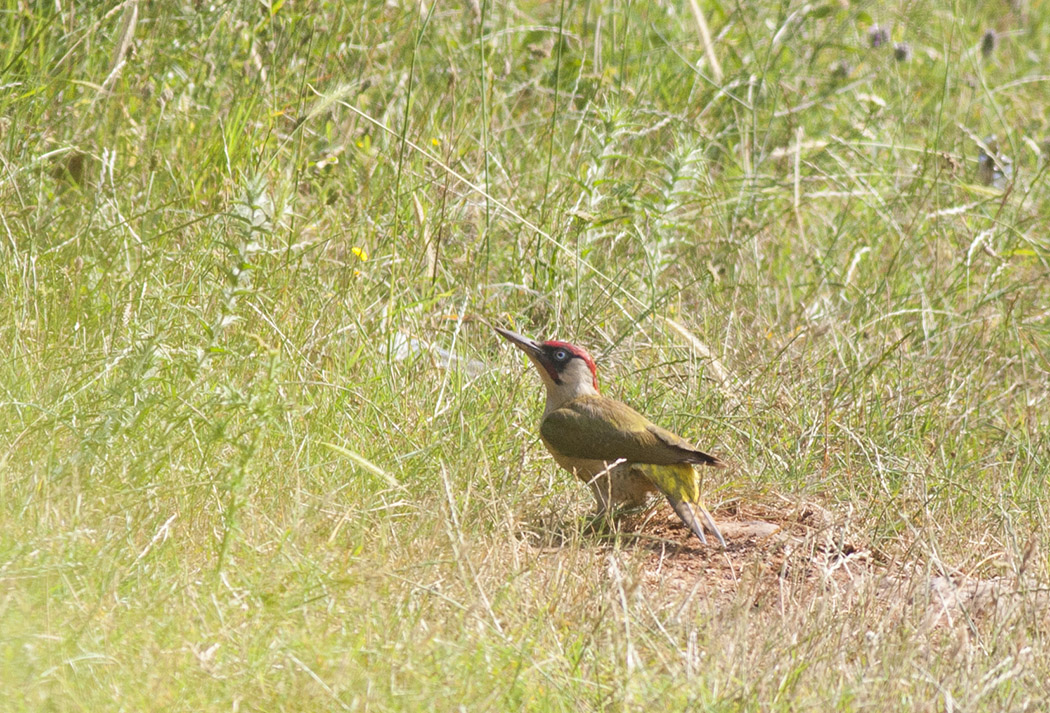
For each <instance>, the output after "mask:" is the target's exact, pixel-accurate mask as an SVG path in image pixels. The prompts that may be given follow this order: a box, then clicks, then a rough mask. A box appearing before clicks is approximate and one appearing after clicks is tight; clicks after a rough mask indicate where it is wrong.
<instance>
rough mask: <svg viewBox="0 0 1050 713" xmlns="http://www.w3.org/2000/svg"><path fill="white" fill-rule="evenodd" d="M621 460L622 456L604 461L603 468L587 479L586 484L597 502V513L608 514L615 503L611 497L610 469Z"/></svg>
mask: <svg viewBox="0 0 1050 713" xmlns="http://www.w3.org/2000/svg"><path fill="white" fill-rule="evenodd" d="M623 462H624V461H623V458H619V459H617V460H615V461H613V462H612V463H606V464H605V468H603V469H602V470H600V471H598V472H597V473H595V474H594V475H593V476H591V478H590V479H589V480H587V486H588V487H589V488H590V489H591V493H592V494H593V495H594V500H595V502H596V503H597V504H598V515H606V514H608V513H609V511H610V509H611V506H612V505H615V504H616V501H615V499H614V497H613V479H612V471H613V469H614V468H616V467H617V466H619V465H620V464H622V463H623Z"/></svg>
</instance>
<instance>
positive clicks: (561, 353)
mask: <svg viewBox="0 0 1050 713" xmlns="http://www.w3.org/2000/svg"><path fill="white" fill-rule="evenodd" d="M568 358H569V352H567V351H565V350H564V349H559V350H558V351H556V352H554V361H565V360H566V359H568Z"/></svg>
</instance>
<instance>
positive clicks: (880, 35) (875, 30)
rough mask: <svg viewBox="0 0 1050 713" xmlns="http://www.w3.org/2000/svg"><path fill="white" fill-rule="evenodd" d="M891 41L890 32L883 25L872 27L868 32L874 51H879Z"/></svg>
mask: <svg viewBox="0 0 1050 713" xmlns="http://www.w3.org/2000/svg"><path fill="white" fill-rule="evenodd" d="M889 41H890V31H889V30H887V29H886V28H885V27H883V26H881V25H872V26H871V29H870V30H868V42H869V43H871V48H872V49H878V48H879V47H882V46H883V45H884V44H886V43H887V42H889Z"/></svg>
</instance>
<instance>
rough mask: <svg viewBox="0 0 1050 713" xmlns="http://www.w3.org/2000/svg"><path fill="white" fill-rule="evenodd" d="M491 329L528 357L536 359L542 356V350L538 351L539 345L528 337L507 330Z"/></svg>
mask: <svg viewBox="0 0 1050 713" xmlns="http://www.w3.org/2000/svg"><path fill="white" fill-rule="evenodd" d="M493 329H495V330H496V331H497V332H499V333H500V334H502V335H503V337H504V339H506V340H507V341H508V342H510V343H511V344H513V345H514V346H516V347H517V348H518V349H520V350H522V351H523V352H525V353H526V354H528V355H529V356H531V357H536V358H539V357H540V356H542V354H543V350H542V349H540V345H539V344H537V343H536V342H535V341H533V340H531V339H529V338H528V337H524V336H522V335H520V334H518V333H517V332H512V331H510V330H509V329H500V328H499V327H493Z"/></svg>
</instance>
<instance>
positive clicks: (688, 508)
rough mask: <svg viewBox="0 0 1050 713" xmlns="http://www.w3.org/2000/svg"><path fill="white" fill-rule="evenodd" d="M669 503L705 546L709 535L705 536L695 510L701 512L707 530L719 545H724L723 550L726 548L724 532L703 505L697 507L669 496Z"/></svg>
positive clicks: (698, 504) (699, 504)
mask: <svg viewBox="0 0 1050 713" xmlns="http://www.w3.org/2000/svg"><path fill="white" fill-rule="evenodd" d="M667 501H668V502H669V503H671V507H673V508H674V511H675V513H677V514H678V517H680V518H681V519H682V522H684V523H685V524H686V525H687V526H688V527H689V529H690V530H692V531H693V534H694V535H696V536H697V537H699V538H700V541H701V542H703V543H704V544H705V545H706V544H707V535H705V534H704V528H703V527H702V526H701V525H700V522H699V521H698V520H697V519H696V511H695V510H694V509H693V508H694V507H696V508H697V509H699V510H700V513H701V514H702V515H703V516H704V521H705V524H706V525H707V529H708V530H710V531H711V534H712V535H714V536H715V539H717V540H718V544H720V545H722V549H725V548H726V540H725V538H724V537H722V532H721V531H720V530H719V529H718V525H716V524H715V519H714V518H713V517H711V513H709V512H708V511H707V508H705V507H704V506H703V504H701V503H697V504H696V505H695V506H694V505H693V504H692V503H689V502H686V501H685V500H676V499H674V498H672V497H671V496H667Z"/></svg>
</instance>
